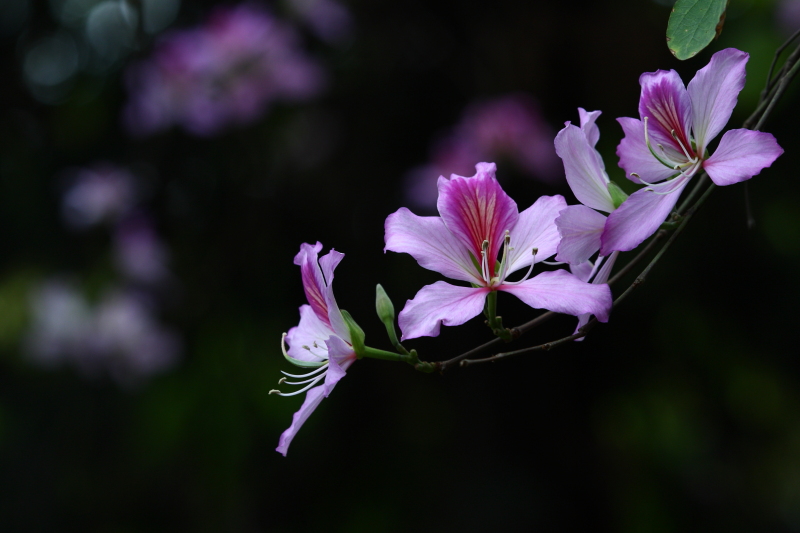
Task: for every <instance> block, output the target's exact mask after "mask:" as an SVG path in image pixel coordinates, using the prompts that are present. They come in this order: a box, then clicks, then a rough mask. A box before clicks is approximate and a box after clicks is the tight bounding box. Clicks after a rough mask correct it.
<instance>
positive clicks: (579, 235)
mask: <svg viewBox="0 0 800 533" xmlns="http://www.w3.org/2000/svg"><path fill="white" fill-rule="evenodd" d="M605 225H606V217H605V215H602V214H600V213H598V212H597V211H595V210H594V209H589V208H588V207H586V206H585V205H571V206H569V207H567V208H566V209H564V210H563V211H561V213H560V214H559V215H558V218H556V226H557V227H558V232H559V234H560V235H561V243H560V244H559V245H558V255H557V256H556V260H557V261H563V262H565V263H569V264H571V265H577V264H579V263H583V262H584V261H586V260H587V259H589V258H590V257H591V256H592V255H593V254H594V253H595V252H596V251H597V250H599V249H600V235H601V234H602V233H603V229H604V228H605Z"/></svg>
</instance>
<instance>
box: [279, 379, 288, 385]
mask: <svg viewBox="0 0 800 533" xmlns="http://www.w3.org/2000/svg"><path fill="white" fill-rule="evenodd" d="M284 381H286V378H281V379H279V380H278V385H283V382H284Z"/></svg>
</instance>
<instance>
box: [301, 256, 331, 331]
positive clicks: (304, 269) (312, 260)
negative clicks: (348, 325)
mask: <svg viewBox="0 0 800 533" xmlns="http://www.w3.org/2000/svg"><path fill="white" fill-rule="evenodd" d="M320 250H322V243H320V242H317V244H314V245H311V244H307V243H303V244H301V245H300V252H298V254H297V255H296V256H294V264H295V265H298V266H299V267H300V276H301V277H302V279H303V291H305V293H306V299H307V300H308V303H309V304H311V308H312V309H313V310H314V312H315V313H316V314H317V316H318V317H319V319H320V320H322V321H323V322H325V323H326V324H328V325H329V326H330V320H329V319H328V305H327V303H326V302H325V288H326V285H325V279H324V278H323V276H322V271H321V270H320V269H319V262H318V261H319V259H318V257H319V256H318V254H319V252H320Z"/></svg>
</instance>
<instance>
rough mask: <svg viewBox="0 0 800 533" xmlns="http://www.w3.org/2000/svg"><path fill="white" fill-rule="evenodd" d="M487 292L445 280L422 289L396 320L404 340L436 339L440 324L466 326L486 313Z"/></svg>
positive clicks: (482, 288)
mask: <svg viewBox="0 0 800 533" xmlns="http://www.w3.org/2000/svg"><path fill="white" fill-rule="evenodd" d="M488 292H489V289H487V288H485V287H478V288H473V287H457V286H455V285H450V284H449V283H445V282H444V281H437V282H436V283H434V284H433V285H426V286H425V287H422V289H420V291H419V292H418V293H417V295H416V296H414V299H413V300H408V301H407V302H406V306H405V307H404V308H403V310H402V311H400V314H399V315H398V317H397V321H398V323H399V324H400V330H401V331H402V332H403V340H406V339H416V338H417V337H436V336H437V335H439V326H440V325H441V324H444V325H445V326H459V325H461V324H463V323H464V322H466V321H467V320H469V319H470V318H472V317H474V316H477V315H478V314H479V313H480V312H481V311H482V310H483V302H484V301H485V300H486V294H487V293H488Z"/></svg>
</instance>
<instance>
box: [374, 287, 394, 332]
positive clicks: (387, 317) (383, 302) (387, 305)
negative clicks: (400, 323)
mask: <svg viewBox="0 0 800 533" xmlns="http://www.w3.org/2000/svg"><path fill="white" fill-rule="evenodd" d="M375 310H376V311H377V312H378V318H380V319H381V322H383V323H384V324H386V323H387V322H388V323H392V324H394V305H393V304H392V300H390V299H389V295H388V294H386V291H385V290H384V289H383V287H381V284H380V283H379V284H378V286H377V287H375Z"/></svg>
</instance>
